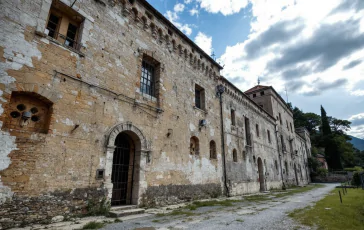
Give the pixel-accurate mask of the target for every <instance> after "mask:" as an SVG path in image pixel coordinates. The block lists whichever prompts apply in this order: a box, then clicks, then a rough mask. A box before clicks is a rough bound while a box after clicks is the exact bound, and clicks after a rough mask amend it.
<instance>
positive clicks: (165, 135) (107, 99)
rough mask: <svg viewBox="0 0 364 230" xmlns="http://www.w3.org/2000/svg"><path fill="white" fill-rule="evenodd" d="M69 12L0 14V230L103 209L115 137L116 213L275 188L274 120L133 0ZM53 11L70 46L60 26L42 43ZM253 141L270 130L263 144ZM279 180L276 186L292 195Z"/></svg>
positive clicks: (35, 6)
mask: <svg viewBox="0 0 364 230" xmlns="http://www.w3.org/2000/svg"><path fill="white" fill-rule="evenodd" d="M73 2H74V1H70V0H59V1H51V0H34V1H25V2H23V1H22V2H20V1H11V0H4V1H1V3H0V7H1V9H2V11H1V19H0V28H1V30H0V35H1V37H2V39H0V128H1V130H0V146H1V147H0V214H1V215H0V216H1V217H0V228H7V227H11V226H18V225H20V224H22V223H31V222H41V221H44V220H50V219H51V218H52V217H53V216H56V215H64V216H69V215H72V214H77V213H82V212H84V210H85V207H86V205H87V203H88V202H90V200H92V201H94V200H98V201H100V200H102V199H103V198H107V199H108V200H110V201H112V200H113V198H115V191H114V190H115V185H114V182H113V181H114V180H115V178H114V177H113V175H115V171H114V170H115V167H116V166H115V165H116V163H115V159H116V158H115V156H116V155H115V154H117V153H118V151H119V149H122V148H121V147H120V146H119V145H118V143H119V139H120V138H121V136H120V135H121V134H123V135H124V136H125V138H124V137H123V138H124V139H123V141H124V142H123V143H126V144H127V146H128V148H127V151H128V152H127V153H128V162H127V163H126V164H127V165H128V167H127V168H126V169H125V170H126V173H125V175H126V178H127V179H125V180H126V182H127V183H128V185H127V189H126V190H125V193H127V194H126V195H125V199H124V200H123V202H124V203H125V204H130V203H131V204H137V205H139V206H158V205H165V204H171V203H178V202H183V201H186V200H193V199H201V198H208V197H217V196H220V195H222V194H224V192H229V194H230V195H234V194H243V193H251V192H257V191H259V189H264V190H266V189H271V188H278V187H280V186H281V184H282V178H281V177H280V176H279V173H280V170H281V167H279V168H278V169H277V167H276V165H275V162H276V161H280V159H279V154H280V153H279V151H278V150H277V148H278V145H277V143H278V140H277V139H276V137H275V132H274V130H275V126H276V121H275V119H274V118H275V115H274V114H273V115H271V114H270V113H269V112H266V111H264V110H263V109H261V108H260V107H259V106H258V105H257V104H256V103H254V102H253V101H252V100H251V99H249V98H248V97H247V96H246V95H245V94H244V93H242V92H240V91H239V90H238V89H236V88H234V86H233V85H231V83H229V82H228V81H227V80H225V79H224V78H223V77H221V76H220V73H219V71H220V70H221V66H220V65H219V64H218V63H216V62H215V61H214V60H213V59H211V58H210V57H209V56H208V55H207V54H205V53H204V52H203V51H202V50H201V49H200V48H199V47H197V46H196V45H195V44H194V43H193V42H192V41H190V40H189V39H188V38H187V37H186V36H185V35H183V34H182V33H181V32H180V31H179V30H178V29H177V28H175V27H174V26H173V25H172V24H171V23H170V22H168V21H167V20H166V19H165V18H164V17H163V16H162V15H161V14H160V13H158V12H157V11H156V10H155V9H154V8H152V7H151V6H150V5H149V4H148V3H147V2H146V1H144V0H138V1H125V2H124V1H123V0H121V1H107V0H98V1H94V0H92V1H85V0H78V1H77V2H75V4H74V5H73V6H72V7H71V5H72V3H73ZM57 10H58V11H60V12H61V13H64V15H65V16H64V17H63V18H64V20H65V19H69V20H68V21H67V22H70V23H71V22H72V23H75V24H77V23H78V24H77V25H78V26H79V27H78V29H77V40H72V39H71V40H70V39H68V40H67V39H66V40H64V37H62V36H58V35H57V33H58V32H59V33H61V32H62V30H63V29H64V28H67V27H65V26H64V24H62V23H65V22H64V21H62V23H61V24H60V25H58V26H59V29H60V30H59V31H58V32H57V33H55V32H54V33H53V32H52V31H51V27H50V26H49V21H50V14H51V13H50V12H56V11H57ZM52 20H53V19H52ZM57 20H58V19H57ZM62 20H63V19H62ZM46 28H48V29H46ZM70 31H71V30H70V29H68V31H67V29H66V32H67V38H68V36H72V35H69V34H68V33H71V32H72V31H71V32H70ZM52 33H53V34H52ZM62 39H63V40H62ZM145 63H148V65H150V66H152V67H153V74H154V78H153V91H150V92H151V93H146V92H147V91H145V90H146V89H145V88H143V85H141V84H142V81H141V75H142V74H144V72H145V71H146V68H145V65H146V64H145ZM220 84H222V85H224V86H225V87H226V93H224V94H223V97H222V98H223V99H222V102H223V103H222V104H223V116H222V117H221V114H220V101H219V96H218V95H217V94H216V86H218V85H220ZM196 94H198V95H199V97H198V99H197V97H196ZM282 107H284V106H282ZM34 108H35V109H34ZM231 109H234V110H235V111H236V113H235V116H236V118H235V119H236V123H235V125H231V118H229V117H230V116H231V114H230V113H231ZM285 111H286V110H285ZM289 112H290V111H289V110H287V112H286V113H287V114H288V115H289V116H288V115H287V117H290V119H291V120H292V116H291V115H292V114H289ZM243 117H248V118H249V119H250V124H251V130H252V132H253V130H254V128H255V124H259V127H260V129H261V135H260V136H259V137H258V136H254V135H252V143H253V144H251V145H250V146H248V147H247V146H246V144H244V141H245V139H244V137H242V136H243V133H244V132H245V131H244V130H245V128H244V127H245V125H244V121H243ZM221 118H223V123H224V126H221V125H222V122H221ZM222 127H223V128H222ZM282 129H283V128H282ZM264 130H271V140H270V141H269V140H267V137H266V136H265V133H264V132H265V131H264ZM282 132H283V131H282ZM285 133H287V134H286V135H287V136H289V135H288V133H289V132H287V131H285ZM293 134H294V133H293ZM293 134H292V135H293ZM222 137H223V139H222ZM302 137H303V138H301V139H300V141H301V145H302V143H307V141H306V142H304V140H307V139H306V138H307V134H305V133H303V134H302ZM223 142H224V143H225V145H224V147H223V148H222V147H221V146H222V143H223ZM298 145H299V142H297V146H298ZM212 146H213V147H214V151H212V150H211V148H212ZM309 148H310V147H309V146H306V149H309ZM234 149H235V150H236V153H235V156H234V158H233V156H232V151H233V150H234ZM244 150H245V153H244V154H246V155H244V156H243V155H242V154H243V152H244ZM129 152H130V154H129ZM223 153H225V158H224V154H223ZM306 154H307V153H306ZM283 155H284V154H283ZM300 156H301V158H302V159H303V161H305V159H304V157H305V156H306V155H304V154H302V155H300ZM284 157H286V158H287V160H288V161H289V163H290V164H291V162H297V163H296V164H300V165H302V166H303V165H304V164H303V163H304V162H301V163H299V161H298V160H297V158H295V159H292V158H290V156H288V154H286V156H284ZM234 160H236V161H237V162H234ZM281 161H282V162H283V160H281ZM278 164H279V162H278ZM293 164H294V163H293ZM291 167H292V166H291ZM258 168H261V170H260V171H259V170H258ZM224 170H226V177H225V173H224ZM289 171H290V172H289V176H287V177H286V178H285V180H287V182H290V183H291V182H292V183H294V178H295V177H294V176H295V174H294V172H293V170H292V169H291V170H289ZM302 171H303V169H302ZM259 173H260V174H261V175H260V174H259ZM123 175H124V174H123ZM259 175H260V176H259ZM263 177H264V183H263V185H264V186H263V187H261V186H260V182H261V181H263V180H262V179H261V180H258V179H259V178H263ZM304 178H306V179H303V180H302V182H300V184H304V183H307V177H304ZM32 207H35V208H32ZM36 207H42V208H36ZM54 207H57V208H54Z"/></svg>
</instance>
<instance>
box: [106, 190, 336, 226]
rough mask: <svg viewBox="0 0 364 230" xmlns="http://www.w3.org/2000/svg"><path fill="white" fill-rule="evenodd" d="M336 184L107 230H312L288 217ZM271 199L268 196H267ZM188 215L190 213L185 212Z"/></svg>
mask: <svg viewBox="0 0 364 230" xmlns="http://www.w3.org/2000/svg"><path fill="white" fill-rule="evenodd" d="M335 186H337V184H326V185H325V187H323V188H317V189H313V190H311V191H308V192H305V193H299V194H296V195H292V196H286V197H283V198H273V199H271V200H268V201H255V202H248V201H244V202H239V203H234V206H231V207H222V206H213V207H202V208H199V209H198V210H196V211H193V214H191V215H190V216H186V215H177V216H171V215H167V216H159V217H158V216H155V215H152V216H149V217H145V218H140V219H134V220H129V221H124V222H122V223H115V224H110V225H107V226H106V227H104V228H103V229H105V230H113V229H135V230H161V229H208V230H213V229H219V230H220V229H269V230H274V229H277V230H278V229H279V230H281V229H293V230H297V229H310V228H308V227H305V226H301V225H299V224H297V223H295V221H294V220H292V219H291V218H289V217H288V216H287V212H291V211H293V210H294V209H297V208H303V207H306V206H308V205H312V204H313V203H315V202H316V201H318V200H320V199H322V198H323V197H325V195H326V194H328V193H329V192H330V191H331V190H332V189H334V188H335ZM267 196H269V194H268V195H267ZM184 211H188V212H189V210H184Z"/></svg>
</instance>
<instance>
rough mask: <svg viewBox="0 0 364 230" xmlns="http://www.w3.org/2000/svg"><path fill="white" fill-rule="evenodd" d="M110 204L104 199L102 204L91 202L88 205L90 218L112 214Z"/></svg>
mask: <svg viewBox="0 0 364 230" xmlns="http://www.w3.org/2000/svg"><path fill="white" fill-rule="evenodd" d="M110 207H111V205H110V202H109V201H107V200H106V198H105V197H104V198H102V200H101V201H100V202H95V201H94V200H89V201H88V203H87V214H88V215H90V216H107V215H108V214H109V212H110Z"/></svg>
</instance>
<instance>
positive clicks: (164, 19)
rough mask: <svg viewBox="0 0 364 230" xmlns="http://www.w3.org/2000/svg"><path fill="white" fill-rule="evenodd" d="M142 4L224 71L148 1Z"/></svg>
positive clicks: (220, 68) (142, 0)
mask: <svg viewBox="0 0 364 230" xmlns="http://www.w3.org/2000/svg"><path fill="white" fill-rule="evenodd" d="M138 1H139V2H140V3H141V4H143V5H144V6H145V7H146V8H147V9H148V10H150V11H152V12H153V13H154V14H155V15H156V16H157V18H159V19H160V20H162V21H163V22H164V23H166V24H167V25H168V26H170V27H172V28H173V29H174V30H175V31H176V32H177V34H178V35H180V36H181V37H182V38H183V39H185V40H187V42H188V43H190V44H191V45H192V46H193V47H194V48H195V49H197V50H198V51H199V52H201V53H202V54H203V55H204V56H205V57H207V59H208V60H210V61H211V62H212V63H213V64H215V65H216V66H217V67H218V68H219V70H222V69H223V67H222V66H221V65H220V64H219V63H217V62H216V61H215V60H214V59H213V58H212V57H211V56H210V55H208V54H206V52H205V51H203V50H202V49H201V48H200V47H199V46H198V45H197V44H196V43H195V42H193V41H192V40H191V39H189V38H188V37H187V36H186V35H185V34H184V33H183V32H182V31H180V30H179V29H178V28H177V27H176V26H175V25H173V23H172V22H171V21H169V20H168V19H167V18H166V17H164V16H163V14H161V13H160V12H159V11H158V10H157V9H155V8H154V7H153V6H152V5H151V4H149V3H148V2H147V1H146V0H138Z"/></svg>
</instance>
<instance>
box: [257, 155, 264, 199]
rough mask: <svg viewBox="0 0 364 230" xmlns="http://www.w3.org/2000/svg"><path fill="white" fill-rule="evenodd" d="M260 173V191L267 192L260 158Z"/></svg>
mask: <svg viewBox="0 0 364 230" xmlns="http://www.w3.org/2000/svg"><path fill="white" fill-rule="evenodd" d="M258 172H259V182H260V191H261V192H262V191H265V186H264V168H263V162H262V159H260V157H258Z"/></svg>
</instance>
